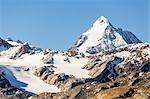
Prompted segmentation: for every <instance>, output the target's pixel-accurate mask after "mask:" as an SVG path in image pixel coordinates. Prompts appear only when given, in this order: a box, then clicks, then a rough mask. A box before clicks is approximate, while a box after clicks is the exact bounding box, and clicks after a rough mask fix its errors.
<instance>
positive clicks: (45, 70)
mask: <svg viewBox="0 0 150 99" xmlns="http://www.w3.org/2000/svg"><path fill="white" fill-rule="evenodd" d="M135 43H141V41H140V40H139V39H138V38H136V37H135V35H134V34H132V33H131V32H128V31H123V30H122V29H117V28H114V27H113V26H112V25H111V23H110V22H109V21H108V19H107V18H105V17H103V16H101V17H100V18H99V19H98V20H97V21H96V22H95V23H94V24H93V26H92V27H91V28H90V29H89V30H88V31H87V32H85V33H83V34H82V35H81V37H80V38H79V39H78V41H77V42H76V43H75V45H74V46H73V47H72V48H71V49H73V50H68V51H64V52H60V51H54V50H51V49H46V50H42V49H41V48H39V47H35V46H32V45H30V44H28V43H24V42H22V41H20V40H17V41H14V40H12V39H10V38H9V39H7V40H2V39H1V38H0V74H4V76H5V78H6V79H7V80H8V81H9V82H10V83H11V85H12V86H15V87H17V88H19V89H22V90H24V91H28V92H31V93H35V94H39V93H42V92H59V91H60V90H62V89H63V87H64V86H65V84H66V86H67V87H69V88H72V86H75V85H78V84H81V83H84V82H85V81H87V80H88V79H92V78H93V77H95V75H99V74H100V73H101V72H102V71H103V70H104V69H105V68H106V67H107V66H106V65H105V64H104V65H103V66H101V62H103V60H106V61H105V62H104V63H108V62H107V61H109V60H108V58H109V57H113V56H110V55H111V54H112V53H113V54H114V53H115V54H114V55H116V57H117V58H114V59H113V58H112V59H111V60H113V61H114V62H115V63H111V62H110V63H111V64H108V65H112V66H114V65H115V64H119V63H120V62H122V59H123V58H126V57H130V55H131V54H132V52H134V50H136V47H137V48H138V47H140V48H139V50H143V51H144V49H146V48H147V50H145V51H147V52H148V55H149V52H150V51H149V49H148V48H149V44H143V45H142V44H139V45H138V44H135ZM129 44H130V45H129ZM121 47H123V48H121ZM130 47H131V48H130ZM109 49H115V50H109ZM119 50H121V51H119ZM122 50H124V51H122ZM103 51H105V53H103ZM115 51H118V52H115ZM96 52H101V53H96ZM88 53H89V54H88ZM95 53H96V54H95ZM109 53H110V55H109ZM143 53H145V52H143ZM92 54H94V55H92ZM146 54H147V53H146ZM120 59H121V60H120ZM127 59H128V58H127ZM111 60H110V61H111ZM97 63H99V64H97ZM105 66H106V67H105ZM83 68H84V69H83ZM108 69H109V68H108ZM109 70H112V69H109ZM100 71H101V72H100ZM111 72H112V73H113V72H114V71H111ZM93 75H94V76H93ZM68 79H69V80H68ZM67 82H69V83H67ZM47 83H48V84H47ZM66 89H67V88H66Z"/></svg>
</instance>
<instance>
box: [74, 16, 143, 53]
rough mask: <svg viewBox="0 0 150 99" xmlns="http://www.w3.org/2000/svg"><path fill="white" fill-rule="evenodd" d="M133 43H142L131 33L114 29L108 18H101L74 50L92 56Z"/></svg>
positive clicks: (75, 45)
mask: <svg viewBox="0 0 150 99" xmlns="http://www.w3.org/2000/svg"><path fill="white" fill-rule="evenodd" d="M133 43H141V41H140V40H139V39H138V38H137V37H136V36H135V35H134V34H132V33H131V32H129V31H123V30H122V29H121V28H115V27H113V26H112V25H111V23H110V22H109V20H108V19H107V18H106V17H104V16H101V17H100V18H98V19H97V20H96V21H95V22H94V24H93V25H92V27H91V28H90V29H89V30H88V31H87V32H85V33H83V34H82V35H81V36H80V38H79V39H78V40H77V41H76V43H75V44H74V46H73V47H72V48H75V49H78V50H79V51H81V52H83V53H85V52H88V53H91V54H92V53H95V52H99V51H104V50H108V49H114V48H117V47H119V46H122V45H126V44H133Z"/></svg>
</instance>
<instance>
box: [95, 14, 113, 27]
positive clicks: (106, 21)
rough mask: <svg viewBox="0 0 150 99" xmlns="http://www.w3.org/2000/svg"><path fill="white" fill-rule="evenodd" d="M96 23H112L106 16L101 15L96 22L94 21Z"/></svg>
mask: <svg viewBox="0 0 150 99" xmlns="http://www.w3.org/2000/svg"><path fill="white" fill-rule="evenodd" d="M94 25H110V22H109V20H108V19H107V18H106V17H104V16H100V17H99V18H98V19H97V20H96V22H95V23H94Z"/></svg>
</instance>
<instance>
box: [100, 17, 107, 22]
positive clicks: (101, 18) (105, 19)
mask: <svg viewBox="0 0 150 99" xmlns="http://www.w3.org/2000/svg"><path fill="white" fill-rule="evenodd" d="M99 21H100V22H109V20H108V19H107V18H106V17H104V16H100V18H99Z"/></svg>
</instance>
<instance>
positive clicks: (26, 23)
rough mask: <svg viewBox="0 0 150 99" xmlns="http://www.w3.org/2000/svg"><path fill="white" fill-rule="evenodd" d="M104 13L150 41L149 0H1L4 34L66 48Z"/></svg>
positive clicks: (1, 31)
mask: <svg viewBox="0 0 150 99" xmlns="http://www.w3.org/2000/svg"><path fill="white" fill-rule="evenodd" d="M101 15H103V16H106V17H107V18H108V19H109V20H110V22H111V23H112V24H113V25H114V26H115V27H120V28H123V29H124V30H128V31H131V32H133V33H134V34H135V35H136V36H137V37H138V38H139V39H140V40H142V41H144V42H150V2H149V0H0V37H2V38H6V37H8V36H9V37H12V38H13V39H16V40H17V39H20V40H23V41H27V42H29V43H30V44H33V45H37V46H40V47H42V48H53V49H56V50H65V49H67V48H69V47H70V46H71V45H73V44H74V42H75V40H77V38H78V37H79V36H80V35H81V34H82V33H83V32H85V31H86V30H87V29H88V28H89V27H90V26H91V25H92V23H93V22H94V21H95V20H96V19H97V18H98V17H100V16H101Z"/></svg>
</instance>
